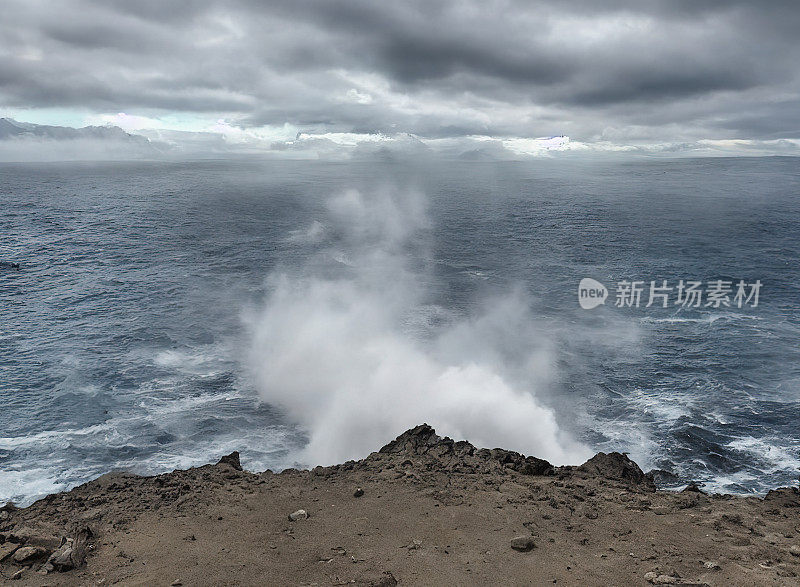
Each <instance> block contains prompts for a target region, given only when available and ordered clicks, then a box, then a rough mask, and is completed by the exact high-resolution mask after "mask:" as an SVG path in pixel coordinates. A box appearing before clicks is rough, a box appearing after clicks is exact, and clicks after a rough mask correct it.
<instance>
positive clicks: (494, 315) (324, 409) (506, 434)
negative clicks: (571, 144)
mask: <svg viewBox="0 0 800 587" xmlns="http://www.w3.org/2000/svg"><path fill="white" fill-rule="evenodd" d="M326 212H327V217H326V218H322V219H317V220H315V221H314V224H312V229H311V230H309V231H304V230H298V231H296V232H294V233H293V234H292V236H291V238H292V240H293V241H295V242H297V241H298V240H301V238H300V235H304V234H308V235H309V236H310V237H313V238H308V239H307V242H306V243H305V244H307V245H308V246H312V245H313V246H314V247H316V248H315V252H314V254H310V255H309V256H308V261H307V262H306V263H304V264H302V266H300V267H294V268H284V269H283V270H281V271H276V272H275V273H273V274H272V275H270V276H269V278H268V289H269V293H268V295H267V299H266V302H265V304H264V307H263V309H261V310H260V311H258V312H256V313H254V314H253V315H250V316H247V323H248V324H249V325H250V326H251V328H252V349H251V355H250V364H251V366H252V369H253V372H254V374H255V378H256V382H257V385H258V388H259V392H260V395H261V397H262V398H263V400H264V401H266V402H268V403H270V404H272V405H275V406H277V407H279V408H281V409H282V410H284V411H285V412H286V414H287V416H288V417H289V418H290V419H291V420H292V421H294V422H296V423H298V424H299V425H301V426H302V427H303V428H304V429H305V430H306V431H307V434H308V438H309V442H308V445H307V446H306V448H305V453H304V454H303V455H302V457H301V460H302V461H304V463H305V464H309V465H314V464H331V463H334V462H340V461H343V460H346V459H350V458H357V457H362V456H364V455H365V454H367V453H368V452H369V451H371V450H373V449H375V447H377V446H380V445H381V444H383V443H385V442H386V441H388V440H390V439H391V438H393V437H394V436H396V435H397V434H399V433H400V432H402V431H403V430H405V429H407V428H410V427H412V426H414V425H416V424H419V423H421V422H428V423H430V424H431V425H433V426H434V427H435V428H436V430H437V431H439V432H440V433H443V434H447V435H450V436H453V437H455V438H466V439H469V440H470V441H472V442H473V443H475V444H477V445H479V446H502V447H505V448H509V449H514V450H518V451H521V452H524V453H526V454H532V455H536V456H539V457H542V458H546V459H549V460H551V461H552V462H554V463H557V464H558V463H574V462H578V461H580V460H581V459H583V458H584V457H586V456H588V455H589V450H588V449H587V448H586V447H584V446H582V445H581V444H580V443H578V442H576V441H575V440H574V439H572V438H570V437H569V435H568V434H566V433H565V432H564V431H562V430H561V429H560V428H559V425H558V423H557V421H556V415H555V413H554V412H553V411H552V410H551V409H550V408H548V407H546V406H545V405H543V404H542V403H541V402H540V401H539V400H538V399H537V390H542V389H543V388H544V387H546V386H548V385H551V384H552V380H553V378H554V376H555V373H554V369H555V367H554V365H555V361H554V360H553V351H552V349H551V348H550V346H549V344H548V342H547V340H546V338H545V337H543V335H542V334H541V332H540V329H539V328H538V327H537V324H536V321H535V320H534V318H533V317H532V316H531V313H530V311H529V306H530V304H529V303H528V299H527V297H526V295H525V294H524V292H523V291H522V290H521V289H515V290H513V291H511V292H506V293H504V294H503V295H501V296H495V297H492V298H491V299H489V300H485V301H483V303H477V304H476V307H477V310H475V313H474V314H473V315H468V316H457V317H455V318H452V319H450V320H445V321H443V322H444V323H443V324H431V325H429V327H430V328H429V331H428V333H427V334H428V336H420V335H419V332H416V333H415V332H413V331H411V329H409V328H408V324H409V323H410V322H414V319H415V317H416V318H419V316H420V313H423V314H424V312H425V310H426V309H427V310H429V309H430V304H429V302H430V301H431V300H430V294H431V292H430V289H431V288H430V287H427V286H426V284H430V283H431V281H432V280H433V279H434V274H433V272H431V271H430V268H429V264H426V263H425V259H426V258H430V249H431V247H430V230H429V228H430V221H429V218H428V215H427V214H426V201H425V198H424V197H423V196H422V195H421V194H419V193H414V192H409V193H399V192H396V191H392V190H383V191H377V192H374V193H369V194H365V193H360V192H357V191H352V190H351V191H347V192H345V193H343V194H340V195H338V196H335V197H333V198H332V199H331V200H330V202H329V203H328V205H327V207H326ZM323 235H324V236H323ZM345 261H346V262H345ZM443 313H444V314H447V312H446V310H444V311H443Z"/></svg>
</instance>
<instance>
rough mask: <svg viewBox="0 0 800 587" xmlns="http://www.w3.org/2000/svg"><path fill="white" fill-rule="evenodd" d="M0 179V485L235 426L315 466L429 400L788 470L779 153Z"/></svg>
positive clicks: (694, 466) (496, 428)
mask: <svg viewBox="0 0 800 587" xmlns="http://www.w3.org/2000/svg"><path fill="white" fill-rule="evenodd" d="M0 206H1V207H2V213H0V262H8V263H12V262H13V263H19V264H20V268H19V270H16V269H13V268H11V267H10V266H7V265H0V502H5V501H7V500H13V501H15V502H17V503H21V504H28V503H30V502H31V501H33V500H34V499H36V498H38V497H41V496H43V495H45V494H47V493H51V492H55V491H60V490H65V489H69V488H71V487H74V486H76V485H78V484H80V483H83V482H85V481H88V480H90V479H92V478H94V477H96V476H98V475H100V474H103V473H106V472H108V471H112V470H120V469H122V470H131V471H135V472H138V473H150V474H152V473H160V472H165V471H169V470H172V469H175V468H186V467H190V466H196V465H201V464H205V463H207V462H213V461H215V460H216V459H218V458H219V457H220V456H221V455H224V454H227V453H229V452H231V451H233V450H239V451H240V452H241V455H242V463H243V465H244V466H245V468H248V469H250V470H263V469H266V468H271V469H273V470H275V469H282V468H286V467H291V466H314V465H316V464H331V463H333V462H338V461H341V460H344V459H347V458H359V457H363V456H366V455H367V454H368V453H369V452H370V451H372V450H377V449H378V448H379V447H380V446H381V444H383V443H384V442H386V441H388V440H391V439H392V438H394V437H395V436H397V435H398V434H400V433H401V432H402V431H403V430H405V429H406V428H409V427H411V426H413V425H415V424H419V423H422V422H423V421H427V422H428V423H430V424H432V425H434V426H435V427H436V429H437V431H438V432H439V433H441V434H448V435H451V436H455V437H457V438H467V439H468V440H470V441H472V442H473V443H474V444H477V445H481V446H502V447H503V448H508V449H513V450H518V451H521V452H525V453H527V454H534V455H535V456H539V457H543V458H548V459H550V460H552V461H553V462H554V463H556V464H565V463H569V464H578V463H579V461H580V459H583V458H585V457H587V456H590V455H591V454H592V453H593V452H597V451H606V452H608V451H612V450H616V451H622V452H627V453H629V454H630V456H631V457H632V458H633V459H634V460H636V461H637V462H638V463H639V464H640V465H641V466H642V468H643V469H645V470H648V469H658V470H660V471H661V472H660V473H659V475H658V480H659V483H660V484H661V485H662V486H663V487H680V486H681V485H682V484H685V483H687V482H688V481H697V482H700V483H702V484H704V487H705V488H706V489H707V490H712V491H725V492H732V493H764V492H765V491H767V490H768V489H770V488H774V487H778V486H783V485H797V481H798V468H800V347H798V342H799V341H800V297H799V296H798V294H799V293H800V289H799V287H798V286H799V285H800V269H798V259H800V231H798V227H799V226H800V163H799V161H798V159H796V158H791V157H770V158H714V159H679V160H667V159H637V160H630V159H627V160H614V159H606V160H603V161H594V162H591V161H570V160H565V159H545V160H537V161H534V162H488V161H486V162H484V161H478V162H468V161H452V162H449V161H429V162H413V163H412V162H400V161H377V162H376V161H371V162H346V163H344V162H314V161H263V160H239V161H202V162H131V163H96V164H90V163H69V164H67V163H64V164H0ZM584 278H591V279H594V280H596V281H597V282H598V283H600V284H603V285H604V286H605V287H606V288H607V291H608V297H607V299H606V300H605V303H604V304H600V305H599V306H597V307H595V308H592V309H583V308H582V307H581V306H580V305H579V299H578V284H579V282H580V281H581V280H582V279H584ZM664 280H666V282H667V283H666V284H664V283H663V281H664ZM719 280H721V281H723V285H725V284H728V283H729V284H730V286H731V288H732V290H731V291H730V295H728V296H727V297H725V298H724V299H725V301H727V303H728V305H726V304H725V303H722V302H720V303H719V304H716V303H712V304H711V305H706V304H707V301H708V300H709V299H713V298H709V297H708V288H710V287H712V286H713V283H714V282H716V281H719ZM681 281H683V282H684V283H685V284H686V283H688V282H689V281H700V282H701V284H702V288H703V289H704V290H705V293H706V297H705V298H703V299H702V303H701V305H700V306H698V307H692V306H687V305H684V304H682V303H676V302H677V301H678V298H677V295H678V289H677V286H678V284H679V283H680V282H681ZM739 281H743V282H744V285H745V286H746V287H747V290H746V291H747V293H748V294H749V293H752V291H751V290H752V285H753V284H755V283H756V282H760V290H759V298H758V302H757V304H756V303H754V302H755V300H754V298H753V297H752V296H751V298H750V300H749V302H747V300H743V299H741V298H740V299H738V300H737V299H736V298H735V294H736V286H737V284H738V282H739ZM624 282H628V283H630V282H641V287H642V293H641V299H640V303H639V304H638V307H637V305H636V304H635V301H634V300H633V299H632V298H628V299H627V301H626V302H625V303H624V304H622V305H621V306H618V305H617V303H616V301H617V300H618V299H621V300H623V301H625V300H626V298H625V297H624V294H620V295H622V296H623V297H621V298H620V297H618V292H620V291H622V292H624V287H625V286H624ZM651 282H655V284H656V285H657V286H662V285H666V286H667V287H668V288H672V289H669V290H665V291H668V292H669V293H668V294H667V299H666V302H667V307H666V308H665V307H663V304H662V298H655V299H656V302H655V303H653V304H651V305H650V306H647V302H648V301H649V297H650V296H649V293H650V285H651ZM620 284H622V285H620ZM620 288H621V289H620ZM628 302H630V304H628ZM742 302H743V303H742ZM740 305H741V307H739V306H740Z"/></svg>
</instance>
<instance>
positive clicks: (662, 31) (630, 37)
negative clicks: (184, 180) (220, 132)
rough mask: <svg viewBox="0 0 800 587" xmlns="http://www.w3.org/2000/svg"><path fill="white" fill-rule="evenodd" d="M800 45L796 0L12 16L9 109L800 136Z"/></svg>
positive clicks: (32, 10)
mask: <svg viewBox="0 0 800 587" xmlns="http://www.w3.org/2000/svg"><path fill="white" fill-rule="evenodd" d="M799 29H800V5H798V4H797V3H796V2H794V1H789V0H787V1H778V0H773V1H766V2H759V3H752V2H744V1H721V0H720V1H712V0H694V1H690V0H636V1H634V0H627V1H626V0H611V1H608V2H595V1H590V0H565V1H561V2H555V1H553V2H541V1H514V0H486V1H473V0H465V1H450V2H429V1H423V0H406V1H398V2H375V1H374V0H324V1H323V0H273V1H266V2H265V1H257V0H227V1H223V2H202V1H189V0H173V1H170V2H164V1H160V0H136V1H133V0H112V1H109V0H105V1H100V0H97V1H92V0H64V1H61V2H57V3H54V2H47V1H44V0H7V1H6V3H5V5H4V16H3V19H2V20H0V108H2V107H17V108H19V107H81V108H86V109H89V110H95V111H98V112H117V111H123V110H124V111H126V112H133V113H143V114H149V115H153V116H158V115H159V114H164V113H173V112H199V113H206V114H208V115H209V116H213V117H217V116H219V117H225V118H227V119H229V120H235V121H239V123H240V124H243V125H262V124H275V125H282V124H284V123H286V122H289V123H291V124H295V125H297V126H298V127H301V128H304V129H309V130H313V131H319V132H326V131H345V132H351V131H366V132H411V133H416V134H419V135H422V136H428V137H441V136H459V135H467V134H488V135H495V136H515V135H516V136H536V135H541V134H552V133H557V132H567V133H569V134H571V135H572V136H573V138H578V139H582V140H593V139H600V138H604V137H609V136H614V137H618V139H619V140H624V139H626V138H636V137H639V138H654V137H661V139H662V140H673V139H674V140H688V139H691V138H692V137H694V138H702V137H703V136H713V137H721V138H724V137H733V136H747V137H751V138H770V137H776V136H781V137H786V136H793V135H792V134H791V133H792V132H796V129H797V115H796V114H795V113H794V112H795V110H794V109H793V108H792V107H791V105H792V104H795V103H796V100H797V98H798V94H800V82H799V80H798V75H797V73H798V71H797V70H798V68H797V66H796V63H798V62H800V42H798V40H797V33H796V31H797V30H799Z"/></svg>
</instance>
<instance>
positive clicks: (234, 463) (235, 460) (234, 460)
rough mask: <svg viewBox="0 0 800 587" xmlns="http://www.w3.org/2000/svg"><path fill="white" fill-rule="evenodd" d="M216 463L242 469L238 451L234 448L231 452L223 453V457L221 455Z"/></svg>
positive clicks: (238, 469)
mask: <svg viewBox="0 0 800 587" xmlns="http://www.w3.org/2000/svg"><path fill="white" fill-rule="evenodd" d="M217 465H230V466H231V467H233V468H234V469H236V470H237V471H241V470H242V464H241V462H240V461H239V451H238V450H235V451H233V452H232V453H231V454H229V455H225V456H224V457H222V458H221V459H220V460H219V462H218V463H217Z"/></svg>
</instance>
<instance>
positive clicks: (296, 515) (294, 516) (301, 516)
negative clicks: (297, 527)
mask: <svg viewBox="0 0 800 587" xmlns="http://www.w3.org/2000/svg"><path fill="white" fill-rule="evenodd" d="M289 519H290V520H291V521H292V522H296V521H297V520H307V519H308V512H306V510H297V511H296V512H292V513H291V514H289Z"/></svg>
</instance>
